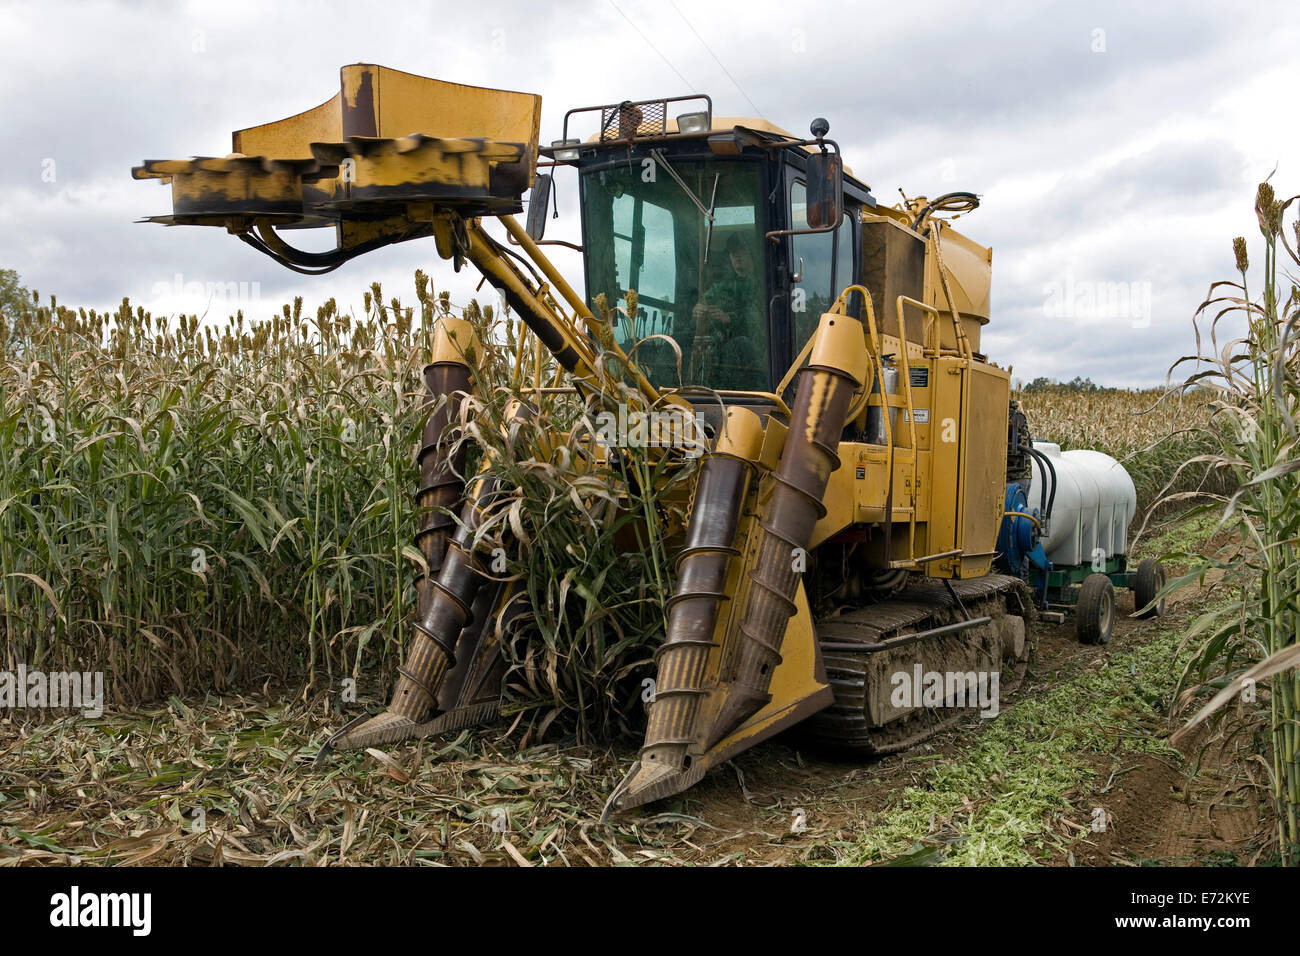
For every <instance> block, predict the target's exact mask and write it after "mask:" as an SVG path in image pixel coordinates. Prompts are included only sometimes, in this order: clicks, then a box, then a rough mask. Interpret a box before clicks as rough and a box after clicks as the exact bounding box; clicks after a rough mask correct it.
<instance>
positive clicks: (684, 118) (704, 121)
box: [677, 113, 709, 133]
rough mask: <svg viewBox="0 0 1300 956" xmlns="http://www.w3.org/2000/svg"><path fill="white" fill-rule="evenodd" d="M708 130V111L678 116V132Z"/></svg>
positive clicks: (702, 131) (704, 131)
mask: <svg viewBox="0 0 1300 956" xmlns="http://www.w3.org/2000/svg"><path fill="white" fill-rule="evenodd" d="M708 131H709V114H708V113H683V114H682V115H681V116H679V117H677V132H679V133H707V132H708Z"/></svg>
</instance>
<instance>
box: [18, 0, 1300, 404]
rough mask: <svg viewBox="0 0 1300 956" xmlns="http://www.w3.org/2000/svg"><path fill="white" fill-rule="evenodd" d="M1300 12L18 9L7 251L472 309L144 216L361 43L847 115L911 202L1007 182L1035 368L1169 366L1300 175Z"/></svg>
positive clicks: (1101, 377) (327, 81)
mask: <svg viewBox="0 0 1300 956" xmlns="http://www.w3.org/2000/svg"><path fill="white" fill-rule="evenodd" d="M1298 22H1300V13H1298V12H1297V9H1296V6H1295V4H1294V2H1291V3H1276V4H1271V3H1249V4H1244V5H1238V4H1226V3H1222V2H1218V3H1203V4H1202V3H1168V4H1166V3H1155V2H1146V3H1133V2H1125V3H1113V4H1112V3H1061V4H1052V3H1043V2H1025V3H1017V2H1004V3H996V4H993V3H990V4H977V3H969V2H949V3H925V2H919V0H910V2H906V3H898V2H889V3H845V4H842V5H841V4H831V3H820V2H807V3H803V4H793V3H790V2H788V0H787V2H782V3H770V2H765V0H746V2H743V3H708V4H705V3H698V2H696V3H688V2H685V0H581V2H580V0H552V2H547V3H523V2H511V0H477V2H473V3H463V2H461V3H448V2H443V0H432V2H428V0H426V2H422V3H397V2H368V3H366V2H356V0H353V2H337V3H336V2H299V3H292V2H276V3H255V2H236V0H223V2H220V3H215V2H192V3H169V2H140V3H109V2H88V3H71V2H67V3H61V2H50V0H45V2H39V3H30V4H27V3H15V2H11V0H0V62H3V63H4V64H5V67H6V75H7V76H8V77H9V80H8V82H7V83H5V84H4V86H3V88H0V130H3V146H4V149H3V150H2V151H0V172H2V173H3V184H4V189H3V190H2V191H0V268H13V269H17V270H18V272H19V273H20V274H21V276H22V278H23V281H24V283H25V284H26V285H27V286H28V287H29V288H37V289H39V290H41V292H42V293H43V294H45V295H48V294H49V293H54V294H56V295H57V296H58V297H59V300H60V301H61V302H63V303H65V304H68V305H82V306H86V307H97V308H104V307H112V306H114V305H115V304H116V303H117V302H118V301H120V300H121V298H122V296H130V298H131V300H132V301H133V302H134V303H138V304H142V305H144V306H145V307H146V308H149V309H150V310H152V311H155V312H170V313H175V312H178V311H184V312H186V313H190V312H195V313H199V314H203V313H204V312H205V311H206V312H207V313H208V315H209V318H212V317H217V316H220V317H224V314H225V313H226V312H228V311H233V309H231V308H230V307H229V305H230V304H229V303H227V302H222V301H219V300H211V299H209V297H208V296H207V295H198V296H196V295H194V294H192V289H191V293H190V294H187V293H186V291H185V286H186V285H187V284H193V283H203V284H205V285H206V284H207V283H220V284H223V285H224V284H225V283H231V282H234V283H246V284H247V285H246V287H245V288H247V290H248V296H247V299H246V300H245V301H243V302H241V303H239V304H240V305H242V307H243V308H244V311H245V314H246V315H248V316H250V317H262V316H265V315H269V314H270V313H271V312H272V311H275V310H276V309H278V307H279V305H280V304H281V303H282V302H285V301H288V300H289V299H291V298H292V297H293V296H294V295H302V296H303V297H304V299H305V302H306V303H307V305H308V306H309V307H311V308H313V309H314V307H315V306H316V305H317V304H319V303H320V302H322V301H324V299H325V298H327V297H329V296H334V297H335V298H337V299H338V301H339V303H340V305H342V306H344V307H345V308H346V307H348V306H351V307H353V308H354V309H356V310H357V311H359V310H360V308H361V296H362V292H363V291H364V290H365V289H366V288H368V286H369V284H370V282H372V281H376V280H378V281H380V282H382V283H383V285H384V291H385V296H386V297H391V296H392V295H398V296H401V297H403V298H411V297H413V284H412V280H411V276H412V273H413V272H414V270H415V269H416V268H424V269H425V270H426V271H427V272H430V273H431V275H432V277H433V284H434V286H435V288H436V289H450V290H451V291H452V294H453V298H454V300H455V301H457V302H461V303H463V302H465V301H467V300H468V298H469V297H470V296H471V295H472V294H473V287H474V285H475V283H476V281H477V276H474V277H472V278H471V277H470V276H469V275H468V274H467V273H462V274H461V275H459V276H457V275H454V274H453V273H452V271H451V268H450V265H448V264H446V263H443V262H442V261H441V260H439V259H438V258H437V254H436V252H435V251H434V249H433V245H432V240H424V241H417V242H412V243H407V244H405V245H399V246H396V247H392V248H389V249H385V250H381V251H379V252H375V253H371V254H369V255H366V256H362V257H360V258H358V259H355V260H353V261H352V262H350V263H348V264H347V265H345V266H343V267H342V268H340V269H339V270H337V271H336V272H333V273H331V274H329V275H327V276H323V277H307V276H299V275H296V274H294V273H291V272H289V271H287V270H285V269H283V268H281V267H279V266H277V265H275V264H274V263H273V262H271V260H269V259H267V258H265V257H263V256H261V255H259V254H258V253H256V252H254V251H253V250H252V249H250V248H248V247H247V246H245V245H244V244H242V243H240V242H238V241H236V240H235V239H234V238H232V237H231V236H229V235H227V234H226V233H225V232H224V231H223V230H219V229H199V228H176V229H164V228H163V227H161V226H153V225H137V224H135V223H134V220H136V219H138V218H140V217H142V216H145V215H157V214H162V213H167V212H170V208H169V206H170V202H169V193H168V190H166V189H164V188H161V187H160V186H158V185H157V184H156V183H153V182H135V181H133V180H132V179H131V177H130V168H131V167H132V166H133V165H138V164H139V163H140V162H141V161H142V160H144V159H146V158H148V159H173V158H185V157H188V156H192V155H224V154H225V153H227V152H229V150H230V133H231V131H232V130H234V129H238V128H242V127H246V126H252V125H256V124H259V123H264V122H269V121H272V120H276V119H280V118H283V117H285V116H289V115H290V114H293V113H297V112H300V111H302V110H304V109H307V108H310V107H312V106H315V105H317V104H318V103H321V102H322V101H324V100H326V99H328V98H329V97H330V96H332V95H333V94H334V93H335V92H337V90H338V69H339V67H340V66H341V65H343V64H345V63H350V62H370V63H379V64H382V65H384V66H389V67H393V68H395V69H399V70H405V71H408V72H411V73H417V74H421V75H424V76H433V77H437V78H439V79H445V80H453V81H457V82H463V83H469V84H475V85H481V86H497V87H503V88H508V89H518V90H524V91H528V92H535V93H540V94H541V95H542V97H543V116H542V140H543V142H550V141H551V140H552V139H556V138H558V137H559V135H560V130H559V128H560V124H561V122H562V120H563V116H564V113H565V111H566V110H567V109H569V108H571V107H574V106H586V105H592V104H597V103H605V102H615V101H619V100H623V99H646V98H650V97H654V96H664V95H678V94H683V93H689V92H708V93H710V94H711V95H712V96H713V99H714V105H715V112H716V113H717V114H718V115H723V116H727V115H732V116H734V115H752V114H753V113H754V112H755V110H757V111H758V112H759V113H760V114H761V115H762V116H764V117H766V118H767V119H769V120H771V121H772V122H774V123H776V124H778V125H780V126H783V127H785V128H786V129H789V130H791V131H792V132H795V133H800V134H802V133H804V132H805V131H806V130H807V127H808V123H809V121H810V120H811V119H812V118H813V117H814V116H824V117H826V118H827V119H828V120H829V121H830V124H831V136H832V137H833V138H835V139H837V140H838V141H839V143H840V145H841V147H842V148H843V151H844V153H845V158H846V161H847V163H848V165H849V166H850V167H852V169H853V170H854V172H855V173H856V174H857V175H858V177H859V178H861V179H863V180H865V181H866V182H867V183H869V184H870V185H871V187H872V189H873V191H874V193H875V195H876V197H877V199H878V200H880V201H882V202H885V203H893V202H895V201H897V199H898V189H899V187H902V188H903V190H904V191H906V192H907V194H908V195H915V194H918V193H923V194H926V195H929V196H934V195H937V194H939V193H942V192H946V191H950V190H957V189H961V190H971V191H974V192H977V193H978V194H979V195H980V196H981V197H982V203H983V204H982V206H981V208H980V209H979V210H977V211H976V212H975V213H973V214H972V215H971V216H969V217H968V218H964V219H963V220H962V221H961V223H960V226H961V227H962V228H963V229H964V231H966V232H967V233H968V234H969V235H971V236H972V237H973V238H975V239H976V240H977V241H979V242H981V243H984V244H986V245H991V246H992V247H993V250H994V256H993V263H994V280H993V282H994V285H993V318H992V322H991V323H990V325H989V326H988V327H987V328H986V330H985V333H984V349H985V351H987V352H988V353H989V354H990V356H991V357H992V358H993V359H994V360H995V361H997V362H999V364H1002V365H1007V364H1011V365H1013V366H1014V372H1015V377H1016V378H1017V379H1023V380H1028V379H1031V378H1034V377H1036V376H1039V375H1046V376H1050V377H1053V378H1058V379H1068V378H1071V377H1073V376H1075V375H1086V376H1090V377H1091V378H1092V379H1093V380H1095V381H1098V382H1102V383H1106V384H1113V385H1141V384H1154V383H1158V382H1160V381H1163V380H1164V377H1165V373H1166V370H1167V369H1168V367H1169V365H1170V364H1171V363H1172V362H1173V361H1174V360H1175V359H1176V358H1177V357H1178V356H1179V355H1182V354H1185V353H1187V352H1188V351H1190V350H1191V348H1192V345H1193V340H1192V334H1191V324H1190V319H1191V315H1192V312H1193V311H1194V309H1195V308H1196V306H1197V304H1199V302H1200V301H1201V300H1202V298H1203V297H1204V293H1205V291H1206V288H1207V287H1208V285H1209V283H1210V282H1211V281H1212V280H1214V279H1220V278H1229V277H1230V276H1231V273H1232V253H1231V240H1232V237H1233V236H1235V235H1246V236H1247V237H1249V238H1251V241H1252V248H1253V249H1255V250H1256V258H1261V257H1262V256H1261V255H1260V253H1259V251H1258V246H1257V245H1255V244H1254V243H1255V240H1256V239H1258V236H1259V233H1258V230H1257V228H1256V226H1255V222H1254V216H1253V212H1252V204H1253V197H1254V190H1255V185H1256V184H1257V183H1258V182H1259V180H1260V179H1261V178H1263V177H1264V176H1266V175H1268V173H1269V172H1270V171H1271V170H1272V169H1273V168H1274V167H1275V166H1276V167H1278V172H1277V174H1276V175H1275V176H1274V179H1273V182H1274V184H1275V185H1276V186H1277V189H1278V192H1279V194H1280V195H1282V196H1289V195H1291V194H1292V193H1294V192H1300V123H1298V122H1297V121H1296V119H1295V115H1294V109H1293V106H1294V97H1295V93H1296V90H1297V88H1298V84H1297V80H1298V79H1300V70H1298V69H1297V67H1296V52H1297V40H1298V39H1300V28H1298V26H1297V24H1298ZM751 104H752V105H751ZM557 185H558V187H559V193H558V200H559V209H560V212H561V216H562V218H561V219H560V220H558V221H553V222H552V224H551V230H550V231H549V232H548V238H561V237H565V236H566V235H567V236H569V237H572V238H575V239H576V238H577V222H576V217H575V216H574V215H573V213H574V212H575V209H576V203H577V195H576V182H575V177H574V173H573V172H572V171H571V170H564V171H562V172H561V173H560V175H559V177H558V179H557ZM555 248H559V247H555ZM556 259H557V262H558V263H559V264H560V266H561V267H562V268H563V269H564V270H565V271H566V272H567V273H568V274H569V276H570V277H571V278H572V279H573V280H575V281H580V280H581V270H580V263H579V261H578V257H577V255H576V254H574V253H570V252H564V251H560V252H557V253H556ZM1115 283H1123V284H1124V286H1123V288H1124V291H1125V292H1127V293H1128V294H1127V295H1126V296H1125V297H1124V298H1122V299H1121V298H1116V297H1115V293H1116V292H1118V290H1119V289H1120V287H1119V286H1118V285H1112V284H1115ZM486 291H487V290H486V287H485V292H486Z"/></svg>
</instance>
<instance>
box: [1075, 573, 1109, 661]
mask: <svg viewBox="0 0 1300 956" xmlns="http://www.w3.org/2000/svg"><path fill="white" fill-rule="evenodd" d="M1075 610H1076V614H1075V622H1074V626H1075V632H1076V633H1077V634H1078V637H1079V643H1081V644H1109V643H1110V635H1111V632H1112V631H1113V630H1114V629H1115V585H1114V584H1112V583H1111V580H1110V578H1109V577H1107V576H1106V575H1104V574H1090V575H1088V576H1087V577H1086V578H1085V579H1084V581H1083V587H1081V588H1079V603H1078V606H1077V607H1076V609H1075Z"/></svg>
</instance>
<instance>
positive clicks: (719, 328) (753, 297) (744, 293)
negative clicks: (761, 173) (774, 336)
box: [691, 234, 767, 390]
mask: <svg viewBox="0 0 1300 956" xmlns="http://www.w3.org/2000/svg"><path fill="white" fill-rule="evenodd" d="M724 251H725V253H726V255H725V257H724V262H725V264H724V266H723V275H722V276H721V277H720V278H718V279H716V280H715V281H714V282H713V284H712V285H711V286H709V288H708V289H707V290H706V291H705V293H704V295H702V296H701V297H700V301H699V302H698V303H697V304H696V306H695V308H694V309H693V310H692V313H691V314H692V315H693V316H694V317H695V325H696V338H695V340H696V343H697V345H698V343H699V342H700V341H701V340H702V338H704V337H705V336H707V337H708V339H709V341H710V342H711V344H712V351H713V358H714V362H713V363H712V364H713V366H714V368H715V369H716V372H715V381H716V385H715V386H714V387H716V388H719V389H751V390H752V389H758V390H761V389H764V388H766V387H767V386H766V379H767V369H766V368H762V367H760V358H761V356H762V355H763V352H762V350H761V349H759V348H758V347H757V346H756V345H755V337H756V336H759V335H763V334H765V332H766V330H765V328H764V323H763V308H762V297H761V295H760V288H761V285H760V280H759V276H758V275H757V271H756V270H755V268H754V261H753V258H752V255H751V253H750V250H749V248H748V246H747V245H746V244H745V242H744V240H743V239H741V237H740V236H739V235H734V234H733V235H732V236H731V237H729V238H728V239H727V242H726V245H725V247H724Z"/></svg>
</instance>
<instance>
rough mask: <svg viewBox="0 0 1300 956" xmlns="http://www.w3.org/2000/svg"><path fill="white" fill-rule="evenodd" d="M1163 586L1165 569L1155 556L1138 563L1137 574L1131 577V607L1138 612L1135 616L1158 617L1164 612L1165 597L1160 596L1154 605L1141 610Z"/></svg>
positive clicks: (1153, 598)
mask: <svg viewBox="0 0 1300 956" xmlns="http://www.w3.org/2000/svg"><path fill="white" fill-rule="evenodd" d="M1164 586H1165V569H1164V567H1163V566H1162V565H1161V564H1160V562H1159V561H1157V560H1156V559H1155V558H1145V559H1143V561H1142V563H1141V564H1139V565H1138V569H1137V574H1136V576H1135V577H1134V579H1133V608H1134V610H1135V611H1137V612H1139V613H1137V614H1136V615H1135V616H1136V617H1139V618H1142V619H1144V620H1145V619H1147V618H1152V617H1160V616H1161V615H1162V614H1164V613H1165V599H1164V598H1161V599H1160V602H1159V603H1158V604H1156V605H1155V607H1153V608H1150V609H1149V610H1147V611H1142V609H1143V608H1144V607H1146V606H1147V605H1148V604H1150V603H1151V602H1152V601H1154V600H1155V599H1156V595H1157V594H1159V593H1160V589H1161V588H1162V587H1164Z"/></svg>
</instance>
